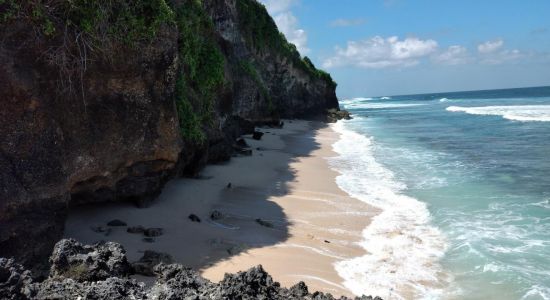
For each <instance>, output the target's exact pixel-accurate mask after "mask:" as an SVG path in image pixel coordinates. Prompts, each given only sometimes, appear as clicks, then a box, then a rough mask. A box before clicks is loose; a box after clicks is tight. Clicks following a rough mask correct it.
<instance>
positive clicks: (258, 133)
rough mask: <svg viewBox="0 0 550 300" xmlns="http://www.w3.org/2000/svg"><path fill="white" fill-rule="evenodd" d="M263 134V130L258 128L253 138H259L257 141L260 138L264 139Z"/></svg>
mask: <svg viewBox="0 0 550 300" xmlns="http://www.w3.org/2000/svg"><path fill="white" fill-rule="evenodd" d="M263 135H264V133H263V132H261V131H257V130H256V131H254V133H253V134H252V138H253V139H255V140H257V141H259V140H261V139H262V136H263Z"/></svg>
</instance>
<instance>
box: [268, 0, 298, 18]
mask: <svg viewBox="0 0 550 300" xmlns="http://www.w3.org/2000/svg"><path fill="white" fill-rule="evenodd" d="M260 2H262V3H263V4H264V5H265V7H266V8H267V11H268V12H269V13H270V14H271V15H275V14H278V13H282V12H286V11H288V10H289V9H290V7H292V6H293V5H294V4H295V3H296V2H297V1H296V0H260Z"/></svg>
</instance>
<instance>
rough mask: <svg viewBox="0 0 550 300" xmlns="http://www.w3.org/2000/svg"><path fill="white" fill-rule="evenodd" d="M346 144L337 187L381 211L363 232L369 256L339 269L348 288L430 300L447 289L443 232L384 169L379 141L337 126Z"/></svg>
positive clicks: (334, 161)
mask: <svg viewBox="0 0 550 300" xmlns="http://www.w3.org/2000/svg"><path fill="white" fill-rule="evenodd" d="M333 128H334V130H335V131H336V132H338V133H339V134H340V135H341V139H340V140H339V141H338V142H336V143H335V144H334V145H333V148H334V150H335V151H336V152H337V153H338V154H339V155H340V156H338V157H335V158H331V159H330V162H331V166H332V167H333V168H334V169H335V170H336V171H338V172H339V173H340V174H341V175H340V176H338V177H337V183H338V185H339V186H340V188H342V189H343V190H344V191H346V192H347V193H348V194H350V195H352V196H353V197H356V198H358V199H360V200H361V201H364V202H366V203H368V204H370V205H372V206H375V207H377V208H380V209H381V211H382V212H381V213H380V214H379V215H377V216H375V217H374V218H373V220H372V222H371V224H370V225H369V226H368V227H367V228H366V229H365V230H364V231H363V238H364V240H363V241H362V243H361V246H362V247H364V248H365V250H367V252H368V254H367V255H365V256H361V257H357V258H353V259H349V260H343V261H340V262H338V263H336V265H335V268H336V270H337V271H338V273H339V274H340V276H342V278H344V285H345V286H346V287H347V288H348V289H350V290H351V291H352V292H353V293H355V294H357V295H361V294H376V295H380V296H382V297H386V298H388V297H391V298H393V299H396V298H397V299H403V298H405V297H411V295H410V293H412V294H413V295H414V297H415V298H430V297H432V296H434V293H435V294H437V291H440V290H441V288H443V286H444V285H445V282H442V281H444V280H442V278H444V277H445V276H442V269H441V267H440V265H439V264H438V261H439V259H440V258H441V257H442V256H443V254H444V253H445V249H446V243H445V240H444V238H443V236H442V234H441V233H440V231H439V230H438V229H436V228H435V227H433V226H431V225H430V213H429V211H428V209H427V207H426V205H425V204H424V203H423V202H420V201H418V200H416V199H414V198H412V197H408V196H406V195H404V194H403V193H402V191H403V190H404V189H405V188H406V186H405V184H403V183H401V182H398V181H397V180H395V178H394V174H393V173H392V172H391V171H390V170H388V169H386V168H385V167H384V166H383V165H381V164H380V163H378V162H377V161H376V159H375V157H374V156H373V140H372V138H368V137H366V136H363V135H360V134H358V133H355V132H353V131H350V130H347V129H346V128H345V123H343V122H339V123H337V124H335V125H333Z"/></svg>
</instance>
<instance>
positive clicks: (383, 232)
mask: <svg viewBox="0 0 550 300" xmlns="http://www.w3.org/2000/svg"><path fill="white" fill-rule="evenodd" d="M342 106H344V107H345V108H346V109H348V110H349V111H351V112H352V113H353V114H354V116H355V119H354V120H351V121H348V122H344V123H342V124H340V125H336V126H335V129H336V131H338V132H340V134H342V136H343V137H342V140H341V141H340V142H338V143H337V144H335V146H334V147H335V150H336V152H338V153H339V154H340V156H339V157H337V158H335V159H334V161H333V162H335V164H334V166H335V169H337V170H338V171H339V172H340V174H341V176H339V178H338V184H339V185H340V187H342V188H343V189H344V190H346V191H347V192H348V193H350V194H352V195H354V196H356V197H359V198H360V199H362V200H364V201H367V202H369V203H371V204H373V205H374V206H377V207H380V208H382V210H383V211H385V212H386V214H385V215H383V216H380V217H379V219H378V220H376V219H375V220H374V222H373V224H372V225H371V226H370V227H371V228H367V229H365V232H363V235H364V238H365V241H364V244H363V245H364V246H365V249H367V250H368V251H370V252H371V253H369V255H366V256H365V257H362V258H358V259H355V260H353V261H348V262H342V263H340V264H339V265H337V270H338V271H339V272H340V274H341V275H342V276H343V277H344V278H345V279H346V286H348V287H349V288H351V289H352V290H353V291H355V292H357V293H359V292H362V291H365V292H366V291H369V290H370V291H372V290H374V291H376V292H378V293H379V294H380V295H381V296H383V297H386V298H387V297H390V298H410V297H414V298H432V299H456V298H461V299H550V87H546V88H527V89H513V90H495V91H480V92H465V93H446V94H427V95H413V96H396V97H384V98H383V99H382V98H358V99H351V100H345V101H343V102H342ZM350 149H353V150H350ZM336 166H337V167H336ZM396 216H397V217H396ZM388 237H389V241H388ZM373 249H374V250H373ZM396 256H397V257H398V258H397V259H395V257H396ZM366 273H369V274H371V275H372V276H371V278H369V277H368V276H363V275H362V274H366ZM411 295H412V296H411Z"/></svg>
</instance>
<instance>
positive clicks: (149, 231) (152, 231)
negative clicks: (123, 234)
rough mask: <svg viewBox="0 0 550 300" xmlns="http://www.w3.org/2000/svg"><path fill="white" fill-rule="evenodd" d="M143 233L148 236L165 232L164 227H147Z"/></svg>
mask: <svg viewBox="0 0 550 300" xmlns="http://www.w3.org/2000/svg"><path fill="white" fill-rule="evenodd" d="M143 234H144V235H145V236H148V237H156V236H161V235H163V234H164V229H162V228H147V229H145V231H143Z"/></svg>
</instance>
